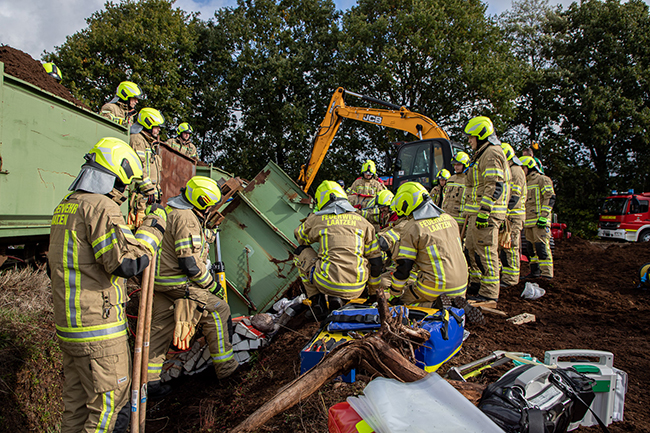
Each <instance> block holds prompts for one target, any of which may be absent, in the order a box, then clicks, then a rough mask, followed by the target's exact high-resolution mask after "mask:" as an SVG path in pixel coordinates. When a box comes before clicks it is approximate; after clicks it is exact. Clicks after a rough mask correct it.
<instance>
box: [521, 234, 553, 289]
mask: <svg viewBox="0 0 650 433" xmlns="http://www.w3.org/2000/svg"><path fill="white" fill-rule="evenodd" d="M525 234H526V257H528V260H530V272H531V274H533V275H532V276H535V277H536V276H541V277H547V278H553V255H552V254H551V245H550V241H551V229H550V228H549V227H548V226H546V227H544V228H539V227H537V226H534V227H527V228H526V232H525Z"/></svg>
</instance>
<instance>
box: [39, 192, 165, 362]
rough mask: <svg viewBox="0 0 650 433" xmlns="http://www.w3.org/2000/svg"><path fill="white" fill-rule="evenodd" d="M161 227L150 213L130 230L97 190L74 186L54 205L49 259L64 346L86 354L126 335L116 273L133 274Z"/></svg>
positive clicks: (58, 330)
mask: <svg viewBox="0 0 650 433" xmlns="http://www.w3.org/2000/svg"><path fill="white" fill-rule="evenodd" d="M113 191H114V192H115V191H117V190H113ZM118 194H119V196H120V199H123V198H124V196H123V195H122V194H120V193H118ZM152 224H154V225H153V226H152ZM164 229H165V221H164V220H163V219H162V218H160V217H158V216H155V215H149V216H148V217H147V219H145V221H144V222H143V224H142V226H141V227H140V229H139V230H138V231H137V233H136V234H135V235H133V233H132V232H131V230H130V229H129V227H127V225H126V223H125V222H124V217H123V216H122V213H121V211H120V207H119V205H118V204H117V203H116V202H115V201H113V200H112V199H110V198H108V197H107V196H106V195H102V194H92V193H87V192H82V191H77V192H73V193H70V194H69V195H67V196H66V197H65V198H64V199H63V201H61V203H60V204H59V205H58V206H57V207H56V209H55V210H54V214H53V217H52V227H51V232H50V248H49V253H48V265H49V268H50V272H51V279H52V295H53V301H54V320H55V323H56V333H57V336H58V338H59V342H60V345H61V349H62V350H63V351H64V352H67V353H69V354H71V355H72V356H83V355H88V354H90V353H92V352H93V351H94V350H96V349H97V347H98V346H99V345H101V346H102V347H106V345H107V344H110V343H112V342H115V343H117V342H119V341H123V340H125V339H126V338H127V324H126V315H125V311H124V307H125V304H126V302H127V294H126V281H125V279H124V278H122V277H120V276H118V275H116V274H115V273H116V272H117V273H120V274H123V275H125V276H127V277H132V276H134V275H136V274H137V273H138V272H140V271H142V269H140V268H144V265H145V264H146V263H148V262H146V263H143V261H142V259H141V257H143V256H146V257H148V260H149V261H150V260H151V257H152V253H153V251H155V249H157V248H158V245H159V243H160V239H161V238H162V233H161V231H164Z"/></svg>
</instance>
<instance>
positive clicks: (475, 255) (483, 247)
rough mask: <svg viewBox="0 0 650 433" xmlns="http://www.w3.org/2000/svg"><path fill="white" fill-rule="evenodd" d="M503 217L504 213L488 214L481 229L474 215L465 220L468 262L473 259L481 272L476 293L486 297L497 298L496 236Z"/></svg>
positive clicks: (497, 245)
mask: <svg viewBox="0 0 650 433" xmlns="http://www.w3.org/2000/svg"><path fill="white" fill-rule="evenodd" d="M504 218H505V215H504V214H497V215H494V214H490V217H489V218H488V226H487V227H486V228H482V229H479V228H477V227H476V215H472V216H470V218H469V220H468V221H467V239H466V241H465V248H467V254H468V257H469V260H470V263H472V260H473V261H474V263H472V265H473V264H475V265H476V266H477V267H478V268H479V270H480V272H481V288H480V289H479V292H478V294H479V295H481V296H484V297H486V298H492V299H498V298H499V253H498V247H499V239H498V238H499V227H500V226H501V223H502V222H503V219H504ZM470 266H471V265H470ZM470 270H471V268H470ZM470 275H471V272H470ZM470 282H471V279H470Z"/></svg>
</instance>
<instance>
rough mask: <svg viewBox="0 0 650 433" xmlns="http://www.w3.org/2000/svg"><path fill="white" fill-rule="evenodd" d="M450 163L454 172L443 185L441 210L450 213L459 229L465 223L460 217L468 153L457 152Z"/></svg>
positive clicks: (463, 201) (463, 198) (463, 199)
mask: <svg viewBox="0 0 650 433" xmlns="http://www.w3.org/2000/svg"><path fill="white" fill-rule="evenodd" d="M451 163H452V165H453V166H454V174H453V175H452V176H451V177H450V178H449V180H448V181H447V184H446V185H445V192H444V197H443V200H442V210H444V211H445V212H447V213H448V214H449V215H451V216H452V217H453V218H454V219H455V220H456V222H457V223H458V227H459V229H461V227H462V226H463V224H464V223H465V219H464V218H462V217H461V213H462V211H463V204H464V203H465V178H466V172H467V165H468V164H469V155H468V154H467V153H465V152H458V153H457V154H456V155H455V156H454V157H453V158H451ZM461 230H462V229H461Z"/></svg>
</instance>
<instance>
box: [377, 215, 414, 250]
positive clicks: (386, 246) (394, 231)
mask: <svg viewBox="0 0 650 433" xmlns="http://www.w3.org/2000/svg"><path fill="white" fill-rule="evenodd" d="M411 219H412V218H405V217H403V218H400V219H398V220H397V221H395V224H394V225H393V226H392V227H388V228H386V229H384V230H382V231H381V232H379V234H378V235H377V241H378V242H379V248H380V249H381V250H382V251H384V252H385V253H386V255H387V256H388V257H390V258H391V259H392V260H395V259H396V258H397V253H398V252H399V238H400V236H401V234H402V231H403V230H404V227H406V223H407V222H408V221H410V220H411Z"/></svg>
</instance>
